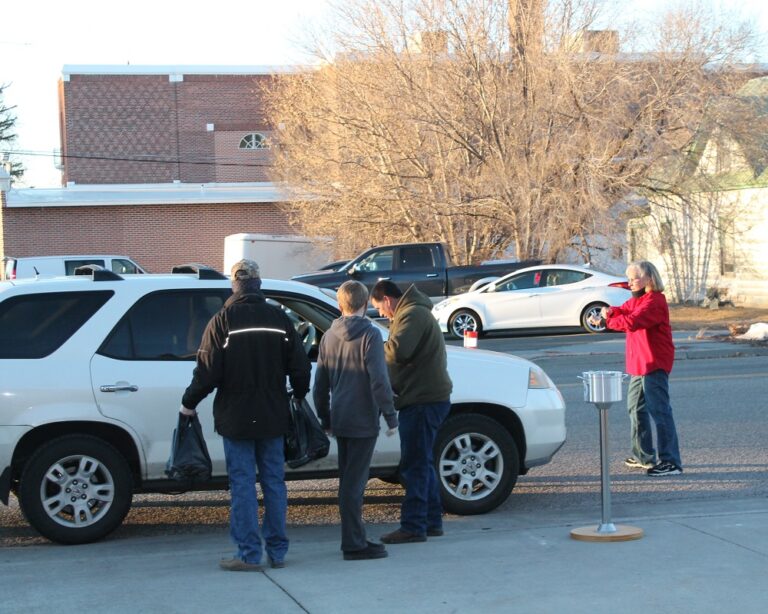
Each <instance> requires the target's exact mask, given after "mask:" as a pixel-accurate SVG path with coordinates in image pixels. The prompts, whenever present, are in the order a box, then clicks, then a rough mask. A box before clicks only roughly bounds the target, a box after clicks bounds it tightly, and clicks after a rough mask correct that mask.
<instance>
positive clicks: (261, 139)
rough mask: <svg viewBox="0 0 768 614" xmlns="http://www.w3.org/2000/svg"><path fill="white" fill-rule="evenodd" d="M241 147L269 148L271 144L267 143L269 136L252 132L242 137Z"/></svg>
mask: <svg viewBox="0 0 768 614" xmlns="http://www.w3.org/2000/svg"><path fill="white" fill-rule="evenodd" d="M239 147H240V149H269V144H268V143H267V137H265V136H264V135H263V134H261V133H259V132H252V133H251V134H246V135H245V136H244V137H243V138H242V139H240V145H239Z"/></svg>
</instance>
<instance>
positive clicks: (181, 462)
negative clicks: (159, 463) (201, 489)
mask: <svg viewBox="0 0 768 614" xmlns="http://www.w3.org/2000/svg"><path fill="white" fill-rule="evenodd" d="M212 470H213V466H212V464H211V457H210V456H209V454H208V447H207V446H206V445H205V437H203V427H202V426H201V425H200V420H199V419H198V417H197V414H194V415H192V416H185V415H184V414H182V413H181V412H179V423H178V425H177V426H176V428H175V429H174V430H173V440H172V442H171V456H170V457H169V458H168V463H167V464H166V466H165V474H166V475H167V476H168V477H169V478H171V479H172V480H179V481H187V482H188V481H201V482H202V481H206V480H210V479H211V471H212Z"/></svg>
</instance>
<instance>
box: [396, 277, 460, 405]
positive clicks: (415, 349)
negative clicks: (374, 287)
mask: <svg viewBox="0 0 768 614" xmlns="http://www.w3.org/2000/svg"><path fill="white" fill-rule="evenodd" d="M384 355H385V357H386V360H387V367H388V368H389V379H390V381H391V382H392V389H393V390H394V391H395V394H396V395H397V396H396V397H395V408H397V409H402V408H403V407H406V406H408V405H416V404H420V403H438V402H440V401H447V400H449V398H450V395H451V390H452V389H453V384H452V382H451V378H450V377H449V376H448V361H447V357H446V353H445V340H444V339H443V333H442V332H441V331H440V326H439V325H438V323H437V320H436V319H435V317H434V316H433V315H432V301H430V300H429V297H427V296H426V295H425V294H423V293H422V292H420V291H419V290H418V289H417V288H416V286H411V287H410V288H408V290H406V291H405V294H403V296H401V297H400V300H399V301H398V303H397V307H396V308H395V313H394V315H393V318H392V323H391V324H390V326H389V339H388V340H387V341H386V342H385V343H384Z"/></svg>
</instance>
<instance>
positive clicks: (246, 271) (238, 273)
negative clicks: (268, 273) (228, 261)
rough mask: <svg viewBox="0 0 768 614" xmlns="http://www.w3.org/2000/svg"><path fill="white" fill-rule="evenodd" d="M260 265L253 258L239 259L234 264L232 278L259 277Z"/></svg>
mask: <svg viewBox="0 0 768 614" xmlns="http://www.w3.org/2000/svg"><path fill="white" fill-rule="evenodd" d="M260 277H261V275H260V274H259V265H258V264H256V262H255V261H253V260H238V261H237V262H235V264H233V265H232V280H233V281H234V280H235V279H259V278H260Z"/></svg>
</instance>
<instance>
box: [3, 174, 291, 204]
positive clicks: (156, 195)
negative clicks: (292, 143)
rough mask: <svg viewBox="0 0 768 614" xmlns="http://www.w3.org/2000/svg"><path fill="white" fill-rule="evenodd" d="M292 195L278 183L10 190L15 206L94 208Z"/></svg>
mask: <svg viewBox="0 0 768 614" xmlns="http://www.w3.org/2000/svg"><path fill="white" fill-rule="evenodd" d="M288 199H289V197H288V195H287V192H286V191H285V190H284V189H283V188H282V187H281V186H279V185H278V184H275V183H272V182H267V181H265V182H253V183H202V184H201V183H145V184H140V183H138V184H92V185H69V186H67V187H65V188H42V189H41V188H23V189H11V190H10V191H9V192H6V205H7V207H9V208H13V207H93V206H119V205H172V204H185V205H197V204H201V205H202V204H225V203H274V202H284V201H286V200H288Z"/></svg>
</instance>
